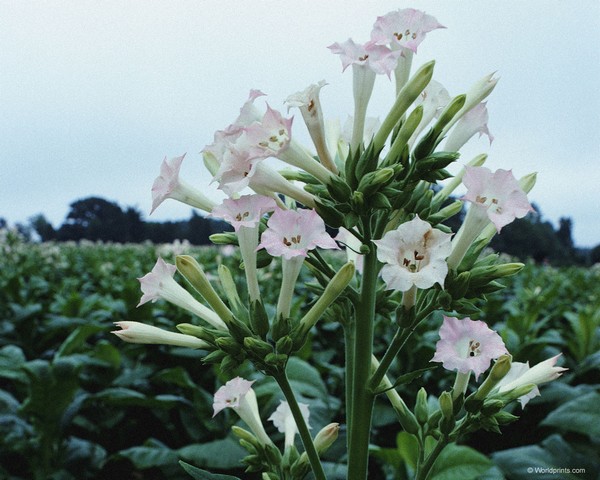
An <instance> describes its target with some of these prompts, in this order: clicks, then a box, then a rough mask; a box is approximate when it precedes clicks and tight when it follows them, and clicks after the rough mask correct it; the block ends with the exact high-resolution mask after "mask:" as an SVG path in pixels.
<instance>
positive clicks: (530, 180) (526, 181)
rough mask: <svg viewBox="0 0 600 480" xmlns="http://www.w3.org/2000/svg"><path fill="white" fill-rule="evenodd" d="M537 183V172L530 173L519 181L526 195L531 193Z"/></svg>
mask: <svg viewBox="0 0 600 480" xmlns="http://www.w3.org/2000/svg"><path fill="white" fill-rule="evenodd" d="M536 181H537V172H533V173H530V174H529V175H525V176H524V177H522V178H520V179H519V186H520V187H521V188H522V189H523V191H524V192H525V193H529V192H531V190H533V187H534V186H535V182H536Z"/></svg>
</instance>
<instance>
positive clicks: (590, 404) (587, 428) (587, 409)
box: [541, 392, 600, 438]
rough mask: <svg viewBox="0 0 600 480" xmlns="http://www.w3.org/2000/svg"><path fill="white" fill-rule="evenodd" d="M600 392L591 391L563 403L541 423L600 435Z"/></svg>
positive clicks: (571, 430)
mask: <svg viewBox="0 0 600 480" xmlns="http://www.w3.org/2000/svg"><path fill="white" fill-rule="evenodd" d="M598 405H600V394H599V393H597V392H589V393H587V394H586V395H583V396H582V397H578V398H574V399H572V400H570V401H568V402H567V403H564V404H562V405H561V406H560V407H558V408H557V409H556V410H554V411H553V412H551V413H550V415H548V416H547V417H546V419H545V420H544V421H543V422H542V423H541V425H544V426H548V427H556V428H559V429H562V430H567V431H569V432H578V433H582V434H584V435H588V436H589V437H590V438H599V437H600V410H599V409H598Z"/></svg>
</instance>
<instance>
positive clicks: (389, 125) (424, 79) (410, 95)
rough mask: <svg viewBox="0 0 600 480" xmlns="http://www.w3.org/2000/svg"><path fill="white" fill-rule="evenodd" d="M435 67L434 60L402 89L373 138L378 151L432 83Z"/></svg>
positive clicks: (422, 67)
mask: <svg viewBox="0 0 600 480" xmlns="http://www.w3.org/2000/svg"><path fill="white" fill-rule="evenodd" d="M434 65H435V62H434V61H433V60H432V61H430V62H428V63H426V64H425V65H423V66H421V68H419V70H417V72H416V73H415V74H414V75H413V76H412V77H411V79H410V80H409V81H408V82H407V83H406V85H404V87H402V89H401V90H400V92H398V96H397V97H396V101H395V102H394V105H393V106H392V108H391V110H390V112H389V113H388V115H387V117H386V118H385V120H384V121H383V123H382V124H381V127H380V128H379V131H378V132H377V133H376V134H375V137H374V138H373V144H374V146H375V148H376V149H377V150H380V149H381V148H383V145H384V144H385V142H386V140H387V138H388V136H389V135H390V133H391V131H392V130H393V128H394V127H395V126H396V124H397V123H398V121H399V120H400V118H402V116H403V115H404V113H405V112H406V110H408V108H409V107H410V106H411V105H412V103H413V102H414V101H415V99H416V98H417V97H418V96H419V95H420V94H421V92H422V91H423V90H425V87H426V86H427V85H428V84H429V82H430V81H431V77H433V67H434Z"/></svg>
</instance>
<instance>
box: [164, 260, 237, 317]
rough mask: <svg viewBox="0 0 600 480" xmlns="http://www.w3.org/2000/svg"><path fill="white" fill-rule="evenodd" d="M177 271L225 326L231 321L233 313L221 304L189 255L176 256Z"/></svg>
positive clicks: (200, 268)
mask: <svg viewBox="0 0 600 480" xmlns="http://www.w3.org/2000/svg"><path fill="white" fill-rule="evenodd" d="M175 265H176V266H177V270H178V271H179V273H181V275H183V277H184V278H185V279H186V280H187V281H188V282H189V283H190V285H191V286H192V287H194V289H195V290H196V291H197V292H198V293H199V294H200V295H202V297H204V299H205V300H206V301H207V302H208V304H209V305H210V306H211V307H212V309H213V310H214V311H215V312H216V313H217V315H219V317H221V319H222V320H223V321H224V322H225V323H226V324H227V323H229V322H230V321H231V319H232V317H233V313H231V310H229V308H227V305H225V303H223V300H221V297H219V295H218V294H217V292H216V291H215V289H214V288H213V286H212V285H211V283H210V281H209V280H208V278H207V277H206V274H205V273H204V270H202V267H201V266H200V264H199V263H198V262H197V261H196V260H195V259H194V258H193V257H190V256H189V255H177V257H176V258H175Z"/></svg>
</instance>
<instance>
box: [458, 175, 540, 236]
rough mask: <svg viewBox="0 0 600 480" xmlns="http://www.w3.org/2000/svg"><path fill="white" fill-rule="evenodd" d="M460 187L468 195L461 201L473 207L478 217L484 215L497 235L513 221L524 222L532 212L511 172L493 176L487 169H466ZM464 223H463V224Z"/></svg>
mask: <svg viewBox="0 0 600 480" xmlns="http://www.w3.org/2000/svg"><path fill="white" fill-rule="evenodd" d="M465 170H466V172H465V176H464V178H463V183H464V185H465V186H466V187H467V193H466V195H465V196H464V197H463V200H467V201H469V202H471V203H472V206H471V208H472V209H474V210H475V212H476V213H477V214H478V216H482V215H487V217H488V218H489V219H490V220H491V222H492V223H493V224H494V225H495V226H496V230H497V231H498V232H500V230H501V229H502V227H504V226H505V225H508V224H509V223H511V222H512V221H513V220H514V219H515V218H523V217H524V216H525V215H527V214H528V213H529V212H532V211H533V209H532V207H531V204H530V203H529V201H528V200H527V195H526V194H525V192H524V191H523V189H522V188H521V187H520V186H519V182H518V181H517V179H516V178H515V177H514V175H513V174H512V172H511V171H510V170H502V169H499V170H496V171H495V172H494V173H492V172H491V171H490V170H489V169H488V168H486V167H469V166H467V167H466V169H465ZM465 223H466V221H465Z"/></svg>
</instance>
